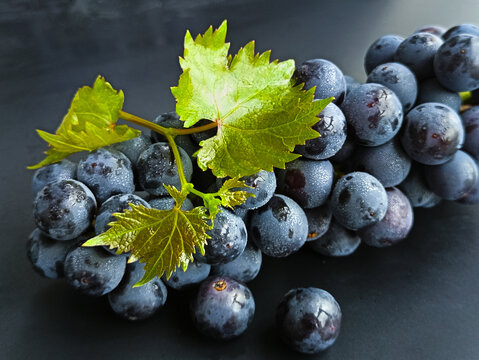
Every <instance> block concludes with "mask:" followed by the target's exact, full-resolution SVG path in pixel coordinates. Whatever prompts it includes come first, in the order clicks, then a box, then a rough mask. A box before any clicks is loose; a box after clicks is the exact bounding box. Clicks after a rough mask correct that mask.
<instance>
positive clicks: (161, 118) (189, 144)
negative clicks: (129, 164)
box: [145, 111, 198, 156]
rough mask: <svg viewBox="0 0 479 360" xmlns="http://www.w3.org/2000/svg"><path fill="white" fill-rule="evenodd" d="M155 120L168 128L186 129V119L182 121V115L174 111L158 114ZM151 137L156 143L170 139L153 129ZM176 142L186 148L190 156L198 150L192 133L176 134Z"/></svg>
mask: <svg viewBox="0 0 479 360" xmlns="http://www.w3.org/2000/svg"><path fill="white" fill-rule="evenodd" d="M153 122H154V123H155V124H157V125H160V126H163V127H167V128H174V129H184V127H183V125H184V121H181V120H180V117H179V116H178V115H177V114H176V112H174V111H172V112H167V113H164V114H161V115H158V117H157V118H156V119H155V120H153ZM151 139H152V141H153V142H154V143H157V142H167V141H168V140H167V139H166V138H165V137H164V136H163V135H161V134H159V133H157V132H156V131H153V130H152V131H151ZM175 143H176V145H178V146H179V147H181V148H182V149H183V150H185V151H186V153H187V154H188V155H189V156H191V155H193V153H195V152H196V151H197V150H198V146H197V144H196V143H195V142H194V141H193V140H192V138H191V137H190V135H178V136H176V137H175ZM145 150H146V149H145Z"/></svg>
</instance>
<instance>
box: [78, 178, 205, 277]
mask: <svg viewBox="0 0 479 360" xmlns="http://www.w3.org/2000/svg"><path fill="white" fill-rule="evenodd" d="M165 187H166V188H167V190H168V192H169V193H170V195H171V196H172V197H173V198H174V199H175V201H176V204H177V205H176V206H175V207H174V208H173V209H171V210H157V209H149V208H146V207H144V206H142V205H134V204H130V207H131V209H127V210H125V211H124V212H123V213H114V214H113V215H114V216H115V217H116V219H117V220H116V221H114V222H111V223H110V224H109V225H110V226H111V227H110V229H108V230H107V231H106V232H105V233H103V234H100V235H98V236H96V237H94V238H92V239H90V240H88V241H87V242H86V243H84V244H83V246H99V245H107V246H109V247H110V249H113V248H117V253H119V254H121V253H126V252H130V251H131V256H130V259H129V262H133V261H136V260H138V259H139V260H140V261H141V262H144V263H145V274H144V276H143V278H142V279H141V280H140V281H139V282H138V283H137V284H135V286H141V285H144V284H146V283H147V282H148V281H150V280H151V279H153V278H154V277H155V276H159V277H161V276H162V275H163V273H166V276H167V277H168V278H169V277H170V275H171V273H172V272H173V271H175V269H176V268H177V267H178V266H180V265H181V266H182V268H183V270H185V269H186V267H187V266H188V262H190V261H193V254H194V253H195V252H196V250H195V248H197V249H199V250H200V252H201V253H202V254H204V251H205V250H204V246H205V245H206V241H207V239H208V238H209V236H208V235H207V234H206V230H209V229H210V228H211V227H210V226H208V224H207V223H206V220H207V218H208V217H207V215H206V209H205V208H204V207H195V208H194V209H193V210H190V211H183V210H181V208H180V207H181V204H182V203H183V201H184V200H185V198H186V195H185V194H184V193H180V192H179V191H178V190H177V189H176V188H174V187H172V186H165Z"/></svg>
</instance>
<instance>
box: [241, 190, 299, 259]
mask: <svg viewBox="0 0 479 360" xmlns="http://www.w3.org/2000/svg"><path fill="white" fill-rule="evenodd" d="M248 235H249V236H250V238H251V240H252V241H253V242H254V243H255V244H256V246H258V248H260V249H261V251H262V252H263V254H266V255H268V256H272V257H285V256H288V255H290V254H292V253H294V252H296V251H298V250H299V249H300V248H301V247H302V246H303V245H304V243H305V242H306V239H307V238H308V219H307V218H306V215H305V213H304V211H303V209H301V207H300V206H299V205H298V204H297V203H295V202H294V201H293V200H292V199H290V198H289V197H286V196H283V195H279V194H275V195H273V197H272V198H271V200H270V201H268V203H267V204H266V205H265V206H263V207H261V208H259V209H256V210H253V211H252V213H251V218H250V223H249V231H248Z"/></svg>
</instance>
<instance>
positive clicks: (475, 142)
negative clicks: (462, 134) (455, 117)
mask: <svg viewBox="0 0 479 360" xmlns="http://www.w3.org/2000/svg"><path fill="white" fill-rule="evenodd" d="M461 117H462V122H463V124H464V127H465V129H466V140H465V141H464V147H463V150H464V151H466V152H468V153H469V154H470V155H472V156H473V157H474V158H475V159H476V160H477V161H479V106H473V107H471V108H470V109H468V110H467V111H465V112H463V113H462V115H461Z"/></svg>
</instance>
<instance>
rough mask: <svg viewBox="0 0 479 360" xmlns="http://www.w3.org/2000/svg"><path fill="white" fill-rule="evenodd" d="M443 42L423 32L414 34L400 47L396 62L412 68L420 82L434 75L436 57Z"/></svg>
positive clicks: (397, 51)
mask: <svg viewBox="0 0 479 360" xmlns="http://www.w3.org/2000/svg"><path fill="white" fill-rule="evenodd" d="M442 43H443V41H442V39H441V38H440V37H439V36H436V35H433V34H431V33H427V32H423V33H416V34H412V35H411V36H409V37H408V38H406V39H404V41H403V42H402V43H401V45H399V46H398V48H397V50H396V54H394V61H396V62H399V63H402V64H404V65H406V66H407V67H408V68H410V69H411V70H412V71H413V72H414V74H415V75H416V77H417V79H418V80H422V79H426V78H429V77H431V76H433V75H434V67H433V62H434V56H435V55H436V53H437V51H438V49H439V47H440V46H441V45H442Z"/></svg>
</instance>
